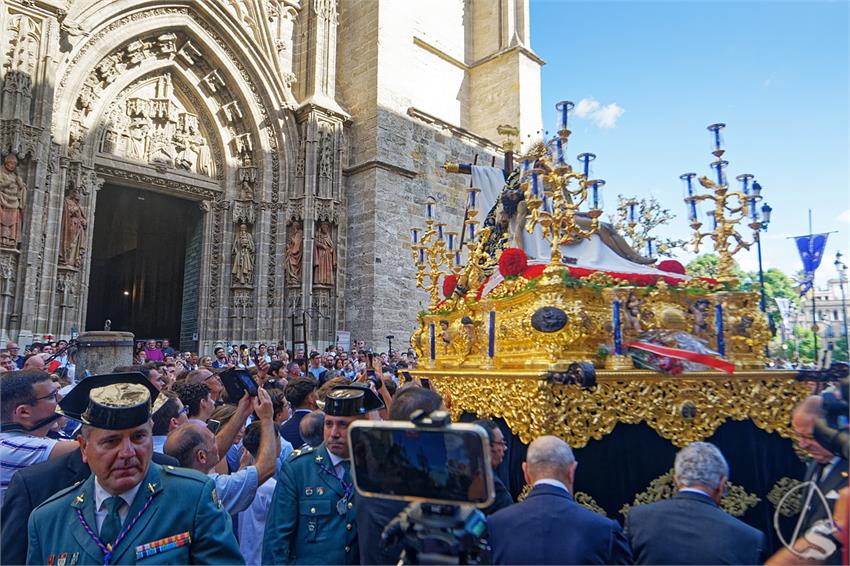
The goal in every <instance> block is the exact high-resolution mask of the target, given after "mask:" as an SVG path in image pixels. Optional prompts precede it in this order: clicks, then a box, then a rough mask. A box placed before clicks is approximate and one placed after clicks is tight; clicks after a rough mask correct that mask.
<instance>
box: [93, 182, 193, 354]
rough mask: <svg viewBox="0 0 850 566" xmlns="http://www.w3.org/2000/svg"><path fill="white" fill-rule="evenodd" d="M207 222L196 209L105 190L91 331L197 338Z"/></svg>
mask: <svg viewBox="0 0 850 566" xmlns="http://www.w3.org/2000/svg"><path fill="white" fill-rule="evenodd" d="M201 217H202V215H201V211H200V209H199V207H198V204H197V202H193V201H191V200H186V199H181V198H177V197H174V196H168V195H164V194H161V193H157V192H153V191H149V190H144V189H136V188H132V187H126V186H122V185H119V184H113V183H106V184H105V185H104V187H103V189H101V190H100V192H99V193H98V196H97V204H96V210H95V217H94V218H95V221H94V235H93V239H92V252H91V271H90V275H89V291H88V303H87V305H88V306H87V309H86V330H102V329H103V327H104V322H105V321H106V320H110V321H111V322H112V329H113V330H121V331H129V332H132V333H133V334H135V335H136V337H137V338H157V339H161V338H168V339H169V340H171V343H172V345H173V346H174V347H178V345H179V347H180V348H183V349H191V348H192V347H193V346H194V344H193V341H194V340H193V338H194V339H197V338H196V333H197V308H198V307H197V305H198V287H199V277H200V269H199V267H200V262H201V257H200V256H201V253H202V250H201V225H202V218H201Z"/></svg>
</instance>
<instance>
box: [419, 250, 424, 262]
mask: <svg viewBox="0 0 850 566" xmlns="http://www.w3.org/2000/svg"><path fill="white" fill-rule="evenodd" d="M419 263H425V248H419Z"/></svg>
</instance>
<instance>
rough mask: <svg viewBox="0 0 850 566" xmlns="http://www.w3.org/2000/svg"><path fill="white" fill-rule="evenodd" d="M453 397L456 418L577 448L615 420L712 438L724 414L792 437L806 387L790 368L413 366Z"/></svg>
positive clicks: (665, 433) (675, 439) (674, 438)
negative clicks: (580, 381)
mask: <svg viewBox="0 0 850 566" xmlns="http://www.w3.org/2000/svg"><path fill="white" fill-rule="evenodd" d="M411 373H412V374H413V375H415V376H416V377H425V378H428V379H430V380H431V383H432V384H433V386H434V387H435V388H436V389H437V390H438V391H439V392H440V393H441V394H442V395H443V396H444V398H448V399H450V402H451V411H452V416H453V417H454V418H458V417H459V416H460V414H461V413H463V412H469V413H473V414H476V415H478V416H479V417H482V418H483V417H498V418H502V419H504V420H505V422H506V424H507V425H508V426H509V427H510V429H511V431H513V433H514V434H515V435H517V437H519V439H520V440H521V441H522V442H524V443H526V444H527V443H529V442H531V441H532V440H533V439H534V438H536V437H538V436H541V435H545V434H552V435H555V436H559V437H561V438H563V439H564V440H565V441H566V442H568V443H569V444H570V446H572V447H574V448H581V447H583V446H584V445H586V444H587V443H588V442H589V441H590V440H591V439H594V440H599V439H601V438H602V437H603V436H605V435H606V434H609V433H610V432H611V431H612V430H614V427H615V426H616V425H617V424H618V423H624V424H637V423H640V422H642V421H643V422H646V424H648V425H649V426H650V427H651V428H652V429H653V430H655V431H656V432H657V433H658V434H659V436H661V437H663V438H666V439H667V440H669V441H670V442H672V443H673V444H674V445H675V446H679V447H682V446H685V445H687V444H688V443H690V442H694V441H697V440H704V439H706V438H709V437H710V436H711V435H712V434H714V432H715V431H716V430H717V428H718V427H719V426H720V425H722V424H723V423H724V422H726V421H727V420H735V421H742V420H747V419H749V420H751V421H752V422H753V423H754V424H755V425H756V426H757V427H759V428H760V429H762V430H764V431H766V432H769V433H773V432H776V433H778V434H780V435H781V436H783V437H786V438H791V437H792V430H791V409H792V408H793V407H794V405H795V404H796V403H798V402H799V401H801V400H802V399H803V398H805V396H806V395H807V393H808V390H807V388H806V385H805V384H804V383H801V382H798V381H796V380H795V379H794V373H793V372H783V371H741V372H737V373H735V374H732V375H725V374H720V373H708V372H705V373H702V372H700V373H688V374H684V375H680V376H676V377H671V376H666V375H660V374H657V373H654V372H650V371H645V370H624V371H605V370H603V371H599V372H598V373H597V385H596V386H595V387H594V388H593V389H582V388H581V387H579V386H576V385H556V384H550V383H548V382H547V381H546V380H545V378H544V377H543V376H542V375H541V374H540V372H535V371H522V370H489V371H482V370H464V369H454V370H414V371H412V372H411Z"/></svg>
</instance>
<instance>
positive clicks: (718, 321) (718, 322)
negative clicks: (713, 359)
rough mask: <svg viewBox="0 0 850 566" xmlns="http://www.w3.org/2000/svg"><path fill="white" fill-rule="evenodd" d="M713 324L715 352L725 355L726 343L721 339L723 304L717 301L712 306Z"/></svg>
mask: <svg viewBox="0 0 850 566" xmlns="http://www.w3.org/2000/svg"><path fill="white" fill-rule="evenodd" d="M714 312H715V314H714V326H715V328H716V329H717V353H718V354H720V355H721V356H725V355H726V344H725V342H724V341H723V306H722V305H721V304H720V303H718V304H717V305H716V306H715V307H714Z"/></svg>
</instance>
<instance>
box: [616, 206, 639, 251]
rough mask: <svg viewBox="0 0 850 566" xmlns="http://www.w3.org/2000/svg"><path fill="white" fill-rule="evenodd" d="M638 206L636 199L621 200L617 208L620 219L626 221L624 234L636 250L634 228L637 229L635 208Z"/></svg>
mask: <svg viewBox="0 0 850 566" xmlns="http://www.w3.org/2000/svg"><path fill="white" fill-rule="evenodd" d="M638 204H640V203H639V202H638V200H637V199H636V198H629V199H628V200H621V201H620V205H619V206H618V207H617V210H618V212H619V217H620V218H625V219H626V232H627V233H628V235H629V240H630V241H631V243H632V247H633V248H635V249H637V240H636V239H635V228H636V227H637V206H638Z"/></svg>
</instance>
